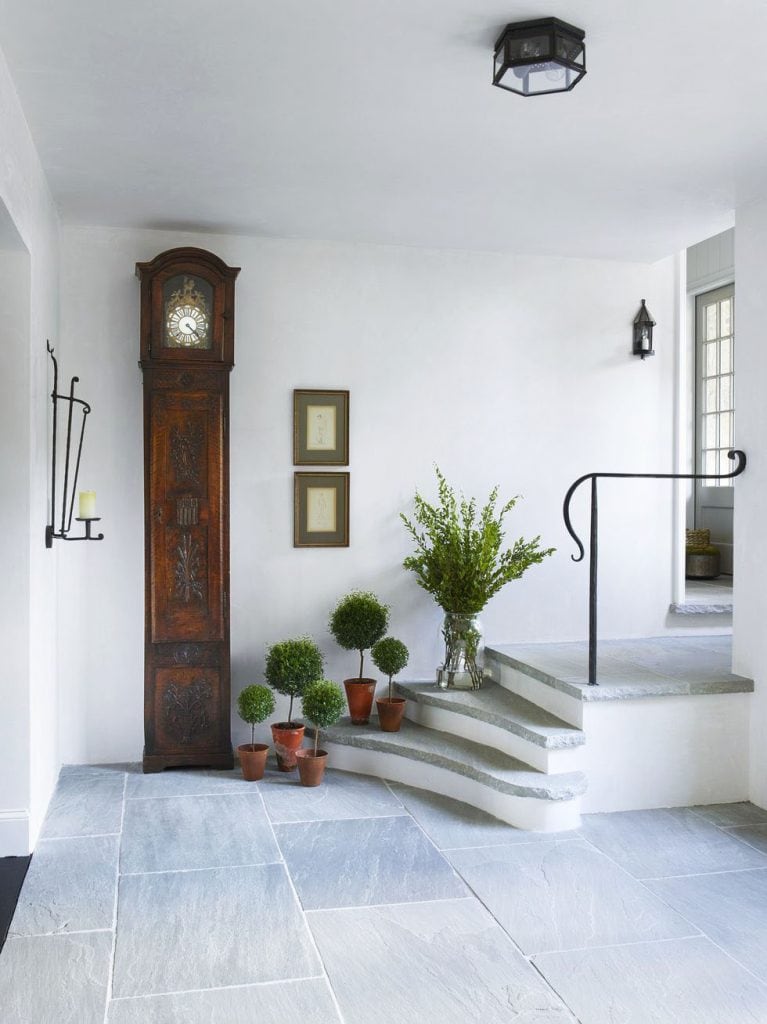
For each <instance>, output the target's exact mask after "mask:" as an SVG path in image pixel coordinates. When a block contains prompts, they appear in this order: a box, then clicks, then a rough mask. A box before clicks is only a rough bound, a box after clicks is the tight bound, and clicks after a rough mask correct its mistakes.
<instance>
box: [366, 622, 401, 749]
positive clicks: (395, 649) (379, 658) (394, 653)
mask: <svg viewBox="0 0 767 1024" xmlns="http://www.w3.org/2000/svg"><path fill="white" fill-rule="evenodd" d="M370 656H371V657H372V659H373V663H374V664H375V666H376V667H377V668H378V669H380V670H381V672H383V674H384V675H385V676H388V677H389V696H388V697H379V698H378V700H376V707H377V708H378V722H379V725H380V726H381V729H382V731H383V732H399V729H400V725H401V724H402V716H403V715H404V713H405V699H404V697H395V696H394V693H393V690H392V677H393V676H396V675H397V673H398V672H401V671H402V669H403V668H404V667H405V665H407V661H408V658H409V657H410V652H409V651H408V649H407V647H405V645H404V644H403V643H402V641H401V640H396V639H395V638H394V637H393V636H385V637H384V638H383V640H379V641H378V643H377V644H373V649H372V651H371V652H370Z"/></svg>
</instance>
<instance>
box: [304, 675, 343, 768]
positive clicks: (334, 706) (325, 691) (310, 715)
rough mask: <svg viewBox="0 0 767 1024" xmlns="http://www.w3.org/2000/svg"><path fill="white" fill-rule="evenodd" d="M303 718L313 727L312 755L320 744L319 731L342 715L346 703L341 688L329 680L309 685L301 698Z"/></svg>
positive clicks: (332, 723)
mask: <svg viewBox="0 0 767 1024" xmlns="http://www.w3.org/2000/svg"><path fill="white" fill-rule="evenodd" d="M301 705H302V707H303V709H304V718H306V719H308V720H309V721H310V722H311V723H312V725H313V726H314V755H315V757H316V756H317V748H318V747H319V742H320V729H327V728H328V727H329V726H331V725H334V724H335V723H336V722H337V721H338V719H339V718H340V717H341V715H342V714H343V713H344V708H345V707H346V702H345V700H344V695H343V693H342V692H341V687H340V686H338V684H337V683H333V682H331V681H330V680H329V679H320V680H318V681H317V682H315V683H310V684H309V686H307V687H306V690H304V695H303V697H302V698H301Z"/></svg>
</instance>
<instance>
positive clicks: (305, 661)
mask: <svg viewBox="0 0 767 1024" xmlns="http://www.w3.org/2000/svg"><path fill="white" fill-rule="evenodd" d="M322 670H323V662H322V654H321V653H320V649H319V647H318V646H317V644H316V643H315V642H314V641H313V640H312V639H311V638H310V637H308V636H299V637H297V638H296V639H294V640H282V641H281V642H280V643H277V644H273V645H272V646H271V647H270V648H269V650H268V651H267V653H266V667H265V669H264V675H265V676H266V681H267V683H269V685H270V686H271V687H272V689H274V690H277V692H278V693H281V694H283V695H284V696H286V697H290V709H289V711H288V720H287V721H286V722H276V723H275V724H273V725H272V739H273V740H274V751H275V753H276V755H277V767H278V768H279V769H280V771H281V772H290V771H292V770H293V769H294V768H295V767H296V750H298V748H299V747H300V746H301V743H302V742H303V739H304V726H303V723H302V722H294V721H293V700H294V698H296V697H300V696H301V694H302V693H303V692H304V690H305V689H306V687H307V686H308V685H309V683H313V682H315V681H316V680H317V679H322Z"/></svg>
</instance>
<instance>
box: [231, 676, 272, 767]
mask: <svg viewBox="0 0 767 1024" xmlns="http://www.w3.org/2000/svg"><path fill="white" fill-rule="evenodd" d="M237 710H238V712H239V714H240V718H241V719H242V720H243V722H247V723H248V725H249V726H250V743H241V744H240V746H239V747H238V748H237V753H238V754H239V756H240V768H242V777H243V778H244V779H245V780H246V781H247V782H257V781H258V779H263V777H264V768H265V767H266V755H267V753H268V752H269V745H268V744H267V743H256V725H257V724H258V723H259V722H263V721H264V720H265V719H267V718H268V717H269V715H271V713H272V712H273V711H274V694H273V693H272V691H271V690H270V689H269V687H268V686H259V685H257V684H255V683H254V684H253V685H252V686H246V687H245V689H244V690H241V691H240V694H239V696H238V697H237Z"/></svg>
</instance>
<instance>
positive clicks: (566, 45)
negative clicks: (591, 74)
mask: <svg viewBox="0 0 767 1024" xmlns="http://www.w3.org/2000/svg"><path fill="white" fill-rule="evenodd" d="M554 52H555V54H556V56H557V57H561V58H562V60H568V61H571V62H572V63H573V64H580V65H581V67H582V66H583V43H581V42H579V41H578V40H577V39H573V38H572V37H571V36H561V35H558V36H557V37H556V39H555V43H554Z"/></svg>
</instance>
